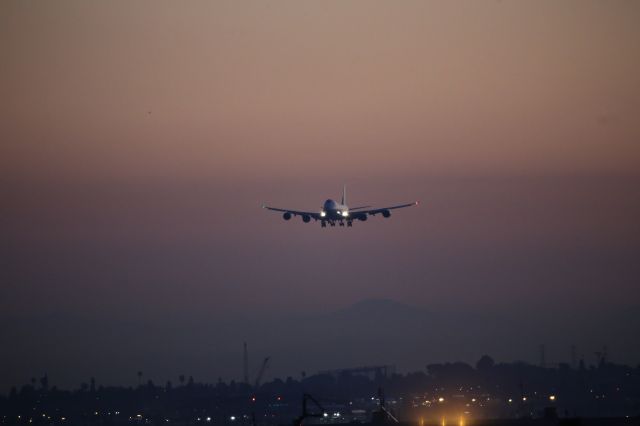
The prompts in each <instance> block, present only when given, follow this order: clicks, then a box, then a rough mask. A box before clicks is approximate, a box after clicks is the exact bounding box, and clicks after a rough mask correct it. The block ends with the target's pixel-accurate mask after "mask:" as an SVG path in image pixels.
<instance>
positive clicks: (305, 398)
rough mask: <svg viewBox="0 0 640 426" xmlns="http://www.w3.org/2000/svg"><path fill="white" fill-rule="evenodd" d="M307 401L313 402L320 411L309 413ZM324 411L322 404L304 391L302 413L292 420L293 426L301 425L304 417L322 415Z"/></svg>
mask: <svg viewBox="0 0 640 426" xmlns="http://www.w3.org/2000/svg"><path fill="white" fill-rule="evenodd" d="M308 401H311V402H313V403H314V404H315V405H316V407H318V408H319V409H320V413H310V412H309V410H308V409H307V402H308ZM325 411H326V410H325V409H324V408H323V407H322V405H320V403H319V402H318V401H316V399H315V398H314V397H312V396H311V395H309V394H308V393H305V394H304V395H302V415H301V416H300V417H298V418H296V419H295V420H294V421H293V426H302V422H304V419H306V418H307V417H323V416H324V413H325Z"/></svg>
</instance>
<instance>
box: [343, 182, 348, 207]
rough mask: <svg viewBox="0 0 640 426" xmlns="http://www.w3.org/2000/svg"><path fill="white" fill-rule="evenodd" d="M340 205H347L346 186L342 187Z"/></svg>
mask: <svg viewBox="0 0 640 426" xmlns="http://www.w3.org/2000/svg"><path fill="white" fill-rule="evenodd" d="M342 205H343V206H346V205H347V185H344V186H343V187H342Z"/></svg>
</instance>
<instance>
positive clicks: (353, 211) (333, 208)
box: [262, 185, 418, 228]
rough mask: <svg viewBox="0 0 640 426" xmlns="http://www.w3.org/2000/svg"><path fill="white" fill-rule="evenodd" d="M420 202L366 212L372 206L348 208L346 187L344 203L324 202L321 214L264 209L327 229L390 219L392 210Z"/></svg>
mask: <svg viewBox="0 0 640 426" xmlns="http://www.w3.org/2000/svg"><path fill="white" fill-rule="evenodd" d="M417 205H418V201H414V202H413V203H408V204H400V205H397V206H391V207H381V208H377V209H371V210H364V209H368V208H370V207H371V206H360V207H351V208H349V206H347V187H346V185H345V186H344V188H343V189H342V201H341V202H340V203H338V202H336V201H334V200H332V199H329V200H327V201H325V202H324V205H323V206H322V209H321V210H320V211H319V212H317V213H316V212H303V211H298V210H290V209H279V208H276V207H269V206H266V205H262V208H263V209H267V210H273V211H276V212H283V214H282V218H283V219H284V220H290V219H291V218H292V217H293V216H300V217H302V221H303V222H304V223H309V222H311V219H313V220H314V221H316V222H317V221H320V224H321V226H322V227H323V228H326V226H327V223H328V224H329V225H331V226H336V223H338V224H339V225H340V226H344V224H345V222H346V223H347V226H353V221H354V220H360V221H363V222H364V221H365V220H367V216H375V215H377V214H381V215H382V216H383V217H385V218H388V217H390V216H391V212H390V210H395V209H401V208H404V207H411V206H417Z"/></svg>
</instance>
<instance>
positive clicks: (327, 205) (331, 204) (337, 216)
mask: <svg viewBox="0 0 640 426" xmlns="http://www.w3.org/2000/svg"><path fill="white" fill-rule="evenodd" d="M320 216H321V217H322V218H323V219H325V220H344V219H349V207H348V206H347V205H345V204H340V203H338V202H337V201H334V200H331V199H329V200H327V201H325V202H324V205H323V206H322V210H321V211H320Z"/></svg>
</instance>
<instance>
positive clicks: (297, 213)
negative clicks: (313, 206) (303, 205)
mask: <svg viewBox="0 0 640 426" xmlns="http://www.w3.org/2000/svg"><path fill="white" fill-rule="evenodd" d="M262 208H263V209H267V210H273V211H276V212H283V213H284V214H285V215H286V214H287V213H288V214H289V219H291V216H302V220H303V221H305V222H309V220H310V219H314V220H319V219H320V213H318V212H302V211H299V210H290V209H279V208H277V207H269V206H265V205H263V206H262ZM285 219H286V220H289V219H287V217H286V216H285Z"/></svg>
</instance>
